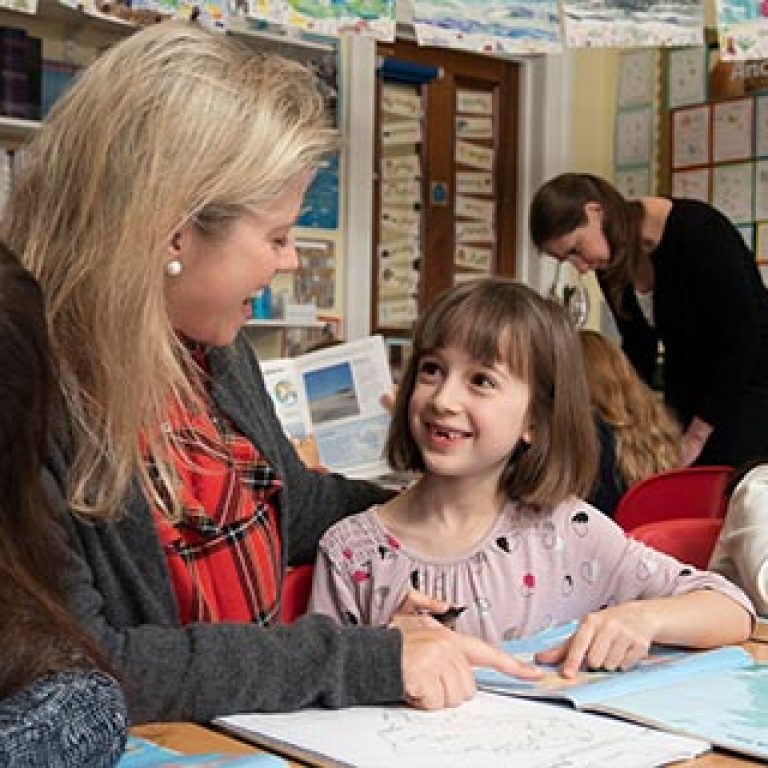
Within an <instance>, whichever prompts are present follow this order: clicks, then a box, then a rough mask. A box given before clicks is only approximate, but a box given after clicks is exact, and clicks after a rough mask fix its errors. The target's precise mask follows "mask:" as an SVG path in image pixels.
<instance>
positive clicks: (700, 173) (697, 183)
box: [672, 168, 712, 203]
mask: <svg viewBox="0 0 768 768" xmlns="http://www.w3.org/2000/svg"><path fill="white" fill-rule="evenodd" d="M711 183H712V179H711V170H710V169H709V168H692V169H691V170H688V171H673V172H672V197H687V198H689V199H690V200H701V201H702V202H704V203H708V202H709V201H710V195H711V189H710V187H711Z"/></svg>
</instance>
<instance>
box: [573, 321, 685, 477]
mask: <svg viewBox="0 0 768 768" xmlns="http://www.w3.org/2000/svg"><path fill="white" fill-rule="evenodd" d="M579 340H580V341H581V349H582V354H583V355H584V368H585V371H586V375H587V384H588V385H589V395H590V399H591V401H592V406H593V407H594V409H595V410H596V411H597V413H598V414H599V415H600V416H601V417H602V418H603V420H604V421H605V422H606V423H607V424H608V425H609V426H610V427H611V428H612V429H613V430H614V433H615V435H616V447H617V451H616V453H617V459H618V466H619V472H620V474H621V478H622V480H624V482H625V483H626V485H627V487H630V486H632V485H634V484H635V483H637V482H638V481H639V480H642V479H644V478H646V477H648V476H649V475H655V474H656V473H657V472H662V471H664V470H667V469H672V468H673V467H678V466H680V452H681V446H682V442H681V440H682V435H681V431H680V425H679V424H678V423H677V422H676V421H675V419H674V418H673V417H672V415H671V414H670V413H669V411H667V409H666V408H665V407H664V404H663V403H662V402H661V401H660V400H659V399H658V398H657V397H656V395H654V393H653V392H651V390H650V389H649V388H648V387H647V386H646V385H645V383H644V382H643V381H642V380H641V379H640V378H639V376H638V375H637V373H636V372H635V369H634V368H633V367H632V364H631V363H630V362H629V360H628V359H627V357H626V355H625V354H624V353H623V352H622V351H621V349H620V348H619V347H618V346H617V345H616V344H614V343H613V342H612V341H611V340H610V339H608V338H606V337H605V336H603V335H601V334H599V333H597V332H596V331H588V330H583V331H580V332H579Z"/></svg>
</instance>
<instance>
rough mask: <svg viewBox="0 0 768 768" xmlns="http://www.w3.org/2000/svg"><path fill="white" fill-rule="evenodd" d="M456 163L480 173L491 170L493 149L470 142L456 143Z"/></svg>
mask: <svg viewBox="0 0 768 768" xmlns="http://www.w3.org/2000/svg"><path fill="white" fill-rule="evenodd" d="M456 162H457V163H459V164H461V165H469V166H471V167H472V168H479V169H480V170H482V171H492V170H493V149H491V148H490V147H484V146H482V145H480V144H473V143H472V142H471V141H457V142H456Z"/></svg>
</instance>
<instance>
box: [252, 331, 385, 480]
mask: <svg viewBox="0 0 768 768" xmlns="http://www.w3.org/2000/svg"><path fill="white" fill-rule="evenodd" d="M260 365H261V369H262V372H263V374H264V380H265V382H266V385H267V391H268V392H269V394H270V397H271V398H272V402H273V403H274V406H275V410H276V412H277V417H278V419H279V420H280V422H281V424H282V425H283V429H284V430H285V433H286V434H287V435H288V437H290V438H295V439H297V440H301V439H303V438H306V437H307V436H309V435H313V436H314V437H315V440H316V441H317V449H318V455H319V459H320V464H321V465H322V466H324V467H325V468H327V469H329V470H331V471H333V472H341V473H343V474H345V475H347V476H348V477H358V478H365V479H370V480H376V481H377V482H381V483H384V484H387V482H388V481H389V480H391V482H392V484H395V485H397V484H398V483H399V482H400V475H399V474H398V473H392V471H391V469H390V468H389V465H388V464H387V462H386V461H385V460H384V457H383V453H384V445H385V442H386V439H387V431H388V429H389V421H390V414H389V411H387V409H386V408H384V406H383V405H382V404H381V402H380V398H381V396H382V395H384V394H386V393H389V392H391V390H392V374H391V372H390V370H389V363H388V362H387V354H386V348H385V346H384V340H383V339H382V337H381V336H369V337H367V338H364V339H358V340H356V341H349V342H343V343H340V344H335V345H333V346H329V347H325V348H323V349H318V350H316V351H313V352H307V353H305V354H303V355H299V356H297V357H288V358H280V359H276V360H264V361H261V363H260Z"/></svg>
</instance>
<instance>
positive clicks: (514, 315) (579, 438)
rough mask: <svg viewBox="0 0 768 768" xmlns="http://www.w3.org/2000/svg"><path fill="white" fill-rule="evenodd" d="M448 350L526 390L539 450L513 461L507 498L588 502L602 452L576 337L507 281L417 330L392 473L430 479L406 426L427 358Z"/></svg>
mask: <svg viewBox="0 0 768 768" xmlns="http://www.w3.org/2000/svg"><path fill="white" fill-rule="evenodd" d="M451 346H457V347H460V348H461V349H463V350H465V351H466V352H467V353H468V354H470V355H471V356H472V357H474V358H475V359H477V360H480V361H482V362H484V363H487V364H492V363H495V362H497V361H503V362H504V363H506V364H507V365H508V366H509V369H510V371H511V372H512V373H513V374H514V375H516V376H518V377H520V378H521V379H522V380H523V381H525V382H526V383H527V384H528V387H529V391H530V396H531V402H530V404H529V418H530V422H531V424H532V430H533V441H532V443H531V445H530V446H528V447H527V448H523V447H522V446H521V448H522V450H516V451H514V452H513V455H512V456H510V458H509V461H508V463H507V466H506V468H505V470H504V473H503V475H502V478H501V483H502V487H503V488H504V490H505V492H506V494H507V495H508V497H509V498H510V499H514V500H519V501H521V502H524V503H526V504H530V505H532V506H535V507H551V506H554V505H555V504H558V503H559V502H561V501H562V500H563V499H565V498H566V497H568V496H571V495H579V496H584V495H586V494H587V493H588V492H589V490H590V488H591V486H592V483H593V482H594V477H595V468H596V453H597V448H596V440H595V430H594V425H593V421H592V413H591V409H590V405H589V398H588V395H587V385H586V381H585V379H584V371H583V367H582V364H581V353H580V350H579V345H578V343H577V341H576V335H575V331H574V329H573V326H572V325H571V323H570V321H569V320H568V318H567V317H566V315H565V312H564V311H563V310H562V308H561V307H560V306H558V305H556V304H555V303H554V302H551V301H548V300H546V299H544V298H542V297H541V296H539V295H538V294H537V293H536V292H535V291H533V290H532V289H530V288H528V287H527V286H525V285H522V284H521V283H518V282H515V281H513V280H508V279H504V278H490V279H484V280H479V281H475V282H470V283H463V284H461V285H458V286H456V287H455V288H453V289H451V290H449V291H447V292H446V293H444V294H443V295H442V296H441V297H440V298H438V300H437V301H436V302H435V303H434V304H433V305H432V306H431V307H430V308H429V309H428V310H427V312H426V313H425V314H424V315H423V316H422V318H421V319H420V320H419V322H418V323H417V325H416V330H415V337H414V342H413V354H412V355H411V357H410V359H409V361H408V365H407V367H406V369H405V372H404V374H403V379H402V382H401V384H400V387H399V389H398V393H397V398H396V400H395V407H394V411H393V417H392V425H391V428H390V434H389V439H388V442H387V458H388V459H389V461H390V463H391V464H392V466H393V467H395V468H397V469H400V470H416V471H421V470H423V469H424V463H423V459H422V456H421V453H420V451H419V448H418V446H417V445H416V443H415V441H414V440H413V437H412V436H411V432H410V429H409V425H408V404H409V401H410V398H411V394H412V393H413V390H414V386H415V382H416V375H417V372H418V366H419V363H420V360H421V358H422V357H423V356H424V355H426V354H430V353H431V352H433V351H434V350H436V349H441V348H446V347H451Z"/></svg>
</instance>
